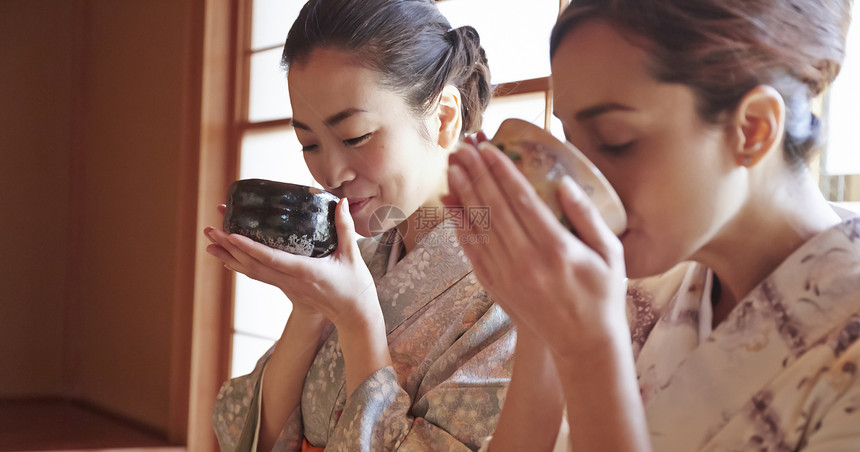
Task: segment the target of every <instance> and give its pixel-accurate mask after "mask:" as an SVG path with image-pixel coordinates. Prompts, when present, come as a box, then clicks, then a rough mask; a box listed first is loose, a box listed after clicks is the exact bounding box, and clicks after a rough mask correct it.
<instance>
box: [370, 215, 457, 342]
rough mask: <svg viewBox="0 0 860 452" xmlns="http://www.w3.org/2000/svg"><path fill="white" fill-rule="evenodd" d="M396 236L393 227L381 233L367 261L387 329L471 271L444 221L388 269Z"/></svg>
mask: <svg viewBox="0 0 860 452" xmlns="http://www.w3.org/2000/svg"><path fill="white" fill-rule="evenodd" d="M398 239H399V234H397V232H396V229H392V230H391V231H388V232H386V233H385V234H383V235H382V237H381V242H380V244H379V246H378V247H377V249H376V253H375V254H374V255H373V257H372V258H371V260H370V262H369V264H368V266H369V267H370V270H371V274H373V276H374V280H375V281H376V292H377V294H378V296H379V303H380V305H381V307H382V313H383V316H384V317H385V325H386V330H387V331H388V332H391V331H392V330H394V329H395V328H396V327H397V326H398V325H400V324H401V323H403V321H404V320H406V319H408V318H409V317H410V316H411V315H413V314H414V313H416V312H417V311H419V310H420V309H421V308H423V307H424V306H425V305H427V304H428V303H429V302H430V301H432V300H433V299H435V298H436V297H438V296H439V295H440V294H441V293H443V292H444V291H446V290H447V289H448V288H450V287H451V286H452V285H454V284H455V283H456V282H457V281H459V280H461V279H463V278H464V277H465V276H466V275H468V274H469V273H470V272H471V271H472V266H471V264H470V263H469V260H468V259H467V258H466V255H465V254H464V253H463V249H462V248H461V247H460V245H459V242H458V240H457V234H456V230H455V229H454V227H453V225H452V224H451V223H450V222H448V221H445V222H442V223H440V224H438V225H437V226H436V227H434V228H433V229H431V230H429V231H428V232H427V233H426V234H425V235H424V237H422V238H421V240H420V241H419V242H418V243H417V244H416V246H415V248H414V249H413V250H411V251H410V252H409V253H407V254H406V256H405V257H404V258H403V259H401V260H400V261H399V262H397V263H396V264H394V265H393V267H391V268H390V269H388V264H389V261H390V259H391V254H392V253H399V247H398V246H396V245H395V243H396V240H398Z"/></svg>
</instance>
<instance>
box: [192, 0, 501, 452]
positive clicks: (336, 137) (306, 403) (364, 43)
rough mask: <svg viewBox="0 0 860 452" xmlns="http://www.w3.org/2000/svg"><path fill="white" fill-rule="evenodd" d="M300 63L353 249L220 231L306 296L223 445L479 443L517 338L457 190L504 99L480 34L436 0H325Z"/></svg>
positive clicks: (223, 405) (228, 393)
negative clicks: (312, 254) (460, 234)
mask: <svg viewBox="0 0 860 452" xmlns="http://www.w3.org/2000/svg"><path fill="white" fill-rule="evenodd" d="M283 64H284V67H285V68H287V71H288V75H287V77H288V82H289V91H290V99H291V104H292V107H293V126H294V127H295V130H296V133H297V136H298V139H299V141H300V142H301V143H302V146H303V149H302V151H303V152H304V157H305V161H306V163H307V164H308V167H309V169H310V171H311V174H312V175H313V176H314V178H315V179H316V180H317V181H318V182H319V183H320V184H321V185H322V186H323V188H325V189H326V190H328V191H330V192H332V193H334V194H335V195H338V196H339V197H341V198H342V200H341V201H340V203H339V205H338V208H337V212H336V219H335V223H336V226H337V235H338V238H339V243H338V248H337V250H336V251H335V252H334V254H332V255H331V256H328V257H325V258H321V259H311V258H305V257H301V256H295V255H291V254H287V253H283V252H279V251H276V250H273V249H270V248H267V247H265V246H263V245H260V244H258V243H256V242H253V241H251V240H248V239H246V238H245V237H242V236H236V235H227V234H225V233H223V232H222V231H220V230H218V229H214V228H207V229H206V235H207V236H208V237H209V239H210V240H211V241H212V242H213V244H212V245H210V246H209V248H208V250H209V252H211V253H212V254H214V255H215V256H216V257H218V258H219V259H220V260H222V261H223V262H224V264H225V265H226V266H227V268H229V269H232V270H234V271H237V272H241V273H244V274H246V275H248V276H249V277H252V278H255V279H258V280H260V281H263V282H266V283H269V284H272V285H274V286H276V287H278V288H280V289H281V290H282V291H283V292H284V293H285V294H286V295H287V297H288V298H289V299H290V301H291V302H292V303H293V311H292V314H291V315H290V318H289V320H288V321H287V324H286V327H285V328H284V332H283V334H282V336H281V338H280V340H279V341H278V342H277V343H276V344H275V346H274V347H273V348H272V349H271V350H270V351H269V352H267V353H266V354H265V355H264V356H263V357H262V358H261V359H260V361H259V362H258V365H257V366H256V368H255V369H254V371H253V372H252V373H251V374H249V375H247V376H243V377H239V378H236V379H233V380H231V381H228V382H227V383H225V384H224V386H223V387H222V389H221V391H220V393H219V395H218V399H217V402H216V407H215V410H214V415H213V424H214V428H215V431H216V433H217V435H218V438H219V441H220V444H221V448H222V449H223V450H225V451H226V450H230V451H232V450H267V451H268V450H273V449H274V450H279V451H280V450H313V449H315V448H323V447H325V448H326V450H344V451H357V450H428V451H429V450H434V451H435V450H445V451H449V450H450V451H454V450H474V449H477V448H478V446H479V443H480V441H481V439H482V438H483V437H484V436H486V435H488V434H490V433H491V432H492V430H493V428H494V427H495V422H496V419H497V417H498V413H499V412H500V404H501V402H500V400H501V397H502V394H503V391H504V389H505V388H506V386H507V382H508V380H509V377H510V369H511V356H512V354H513V342H514V334H513V331H512V328H511V323H510V320H509V319H508V317H507V316H506V315H505V314H504V312H503V311H502V310H501V308H499V307H498V306H496V305H495V304H494V303H493V302H492V301H491V300H490V299H489V298H488V297H487V296H486V293H485V292H484V291H483V290H482V289H481V287H480V286H479V285H478V283H477V280H476V279H475V277H474V276H473V275H472V273H471V267H470V266H469V263H468V260H467V259H466V258H465V256H464V255H463V252H462V249H461V248H460V246H459V245H458V244H457V237H456V233H455V231H454V229H453V228H452V223H451V221H448V219H447V218H446V217H447V216H448V215H446V214H447V213H448V211H447V209H445V208H444V206H443V205H442V202H441V197H442V195H443V194H444V193H445V192H446V191H447V182H446V169H447V163H448V156H449V154H450V153H451V152H453V149H454V147H455V145H456V143H457V142H458V141H459V139H460V138H461V136H462V135H463V134H464V133H465V132H470V131H474V130H477V129H478V128H479V127H480V125H481V115H482V113H483V111H484V110H485V108H486V107H487V104H488V103H489V99H490V93H491V89H490V85H489V70H488V68H487V61H486V58H485V56H484V52H483V50H482V49H481V46H480V43H479V38H478V34H477V33H476V32H475V30H474V29H473V28H471V27H461V28H457V29H451V27H450V25H449V23H448V21H447V20H446V19H445V18H444V17H443V16H442V15H441V14H440V13H439V11H438V10H437V9H436V7H435V5H434V4H433V2H432V1H430V0H311V1H310V2H308V3H307V4H306V5H305V6H304V8H303V9H302V10H301V12H300V14H299V16H298V19H297V20H296V22H295V23H294V24H293V26H292V28H291V29H290V32H289V35H288V36H287V40H286V44H285V46H284V54H283ZM390 212H395V213H398V214H400V213H402V216H400V215H390V214H389V215H382V214H385V213H390ZM403 218H405V220H404V219H403ZM378 220H381V222H380V224H374V221H378ZM401 220H402V221H401ZM455 220H456V218H455ZM380 227H382V228H390V229H388V230H387V231H386V232H384V233H383V234H382V236H381V239H380V238H378V237H377V238H375V239H373V238H368V239H361V240H358V239H357V235H362V236H365V237H370V236H371V235H374V234H377V233H378V232H379V229H378V228H380Z"/></svg>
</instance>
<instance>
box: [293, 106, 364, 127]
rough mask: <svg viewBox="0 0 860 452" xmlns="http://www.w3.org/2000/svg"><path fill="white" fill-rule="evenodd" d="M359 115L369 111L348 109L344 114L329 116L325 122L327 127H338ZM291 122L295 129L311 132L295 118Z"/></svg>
mask: <svg viewBox="0 0 860 452" xmlns="http://www.w3.org/2000/svg"><path fill="white" fill-rule="evenodd" d="M358 113H367V111H366V110H362V109H360V108H355V107H353V108H347V109H346V110H344V111H342V112H340V113H335V114H333V115H331V116H329V117H328V118H327V119H326V120H325V125H327V126H336V125H337V124H338V123H340V122H342V121H343V120H345V119H346V118H349V117H350V116H353V115H356V114H358ZM290 122H292V124H293V127H295V128H296V129H302V130H307V131H310V130H311V128H310V127H308V126H307V125H306V124H304V123H303V122H301V121H296V119H295V118H293V119H291V120H290Z"/></svg>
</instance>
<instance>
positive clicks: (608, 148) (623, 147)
mask: <svg viewBox="0 0 860 452" xmlns="http://www.w3.org/2000/svg"><path fill="white" fill-rule="evenodd" d="M634 143H636V142H635V141H628V142H627V143H623V144H618V145H609V144H602V145H600V151H601V152H605V153H607V154H614V155H618V154H623V153H624V152H625V151H627V150H629V149H630V148H631V147H633V144H634Z"/></svg>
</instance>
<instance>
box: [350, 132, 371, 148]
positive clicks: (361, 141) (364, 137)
mask: <svg viewBox="0 0 860 452" xmlns="http://www.w3.org/2000/svg"><path fill="white" fill-rule="evenodd" d="M372 135H373V133H372V132H371V133H366V134H364V135H362V136H360V137H357V138H350V139H347V140H343V144H345V145H347V146H349V147H356V146H361V145H362V144H364V143H366V142H367V140H369V139H370V137H371V136H372Z"/></svg>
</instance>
